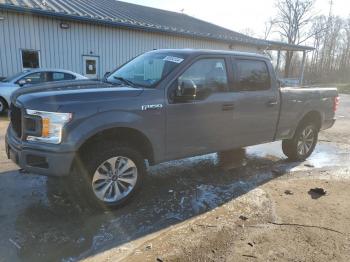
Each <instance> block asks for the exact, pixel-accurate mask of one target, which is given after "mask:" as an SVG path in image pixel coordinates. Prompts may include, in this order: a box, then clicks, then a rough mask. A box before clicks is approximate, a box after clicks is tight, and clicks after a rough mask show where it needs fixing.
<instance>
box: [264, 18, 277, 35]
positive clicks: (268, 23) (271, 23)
mask: <svg viewBox="0 0 350 262" xmlns="http://www.w3.org/2000/svg"><path fill="white" fill-rule="evenodd" d="M275 24H276V21H275V20H274V19H270V20H268V21H266V22H265V30H264V39H265V40H267V39H268V38H269V36H270V34H271V32H272V29H273V27H274V25H275Z"/></svg>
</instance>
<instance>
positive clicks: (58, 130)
mask: <svg viewBox="0 0 350 262" xmlns="http://www.w3.org/2000/svg"><path fill="white" fill-rule="evenodd" d="M26 112H27V114H28V115H32V116H38V117H40V118H41V136H28V137H27V140H28V141H38V142H45V143H51V144H59V143H61V140H62V129H63V127H64V125H65V124H67V123H68V122H69V121H70V120H71V119H72V113H56V112H45V111H38V110H30V109H27V110H26Z"/></svg>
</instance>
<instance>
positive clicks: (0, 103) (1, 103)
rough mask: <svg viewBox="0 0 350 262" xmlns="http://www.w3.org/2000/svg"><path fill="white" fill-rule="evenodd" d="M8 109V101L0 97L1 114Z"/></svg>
mask: <svg viewBox="0 0 350 262" xmlns="http://www.w3.org/2000/svg"><path fill="white" fill-rule="evenodd" d="M6 110H7V103H6V101H5V99H3V98H1V97H0V115H2V114H4V113H5V112H6Z"/></svg>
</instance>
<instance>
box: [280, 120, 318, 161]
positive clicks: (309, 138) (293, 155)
mask: <svg viewBox="0 0 350 262" xmlns="http://www.w3.org/2000/svg"><path fill="white" fill-rule="evenodd" d="M318 132H319V130H318V128H317V127H316V125H315V124H314V123H310V122H309V123H302V124H301V125H300V126H299V127H298V129H297V131H296V132H295V134H294V137H293V138H292V139H287V140H283V141H282V150H283V153H284V154H285V155H286V156H287V157H288V158H289V159H290V160H293V161H303V160H305V159H306V158H308V157H309V156H310V155H311V154H312V152H313V151H314V149H315V146H316V144H317V139H318Z"/></svg>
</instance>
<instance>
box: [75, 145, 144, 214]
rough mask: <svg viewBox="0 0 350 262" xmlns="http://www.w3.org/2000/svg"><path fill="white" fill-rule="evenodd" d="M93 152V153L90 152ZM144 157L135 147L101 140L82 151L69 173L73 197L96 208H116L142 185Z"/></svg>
mask: <svg viewBox="0 0 350 262" xmlns="http://www.w3.org/2000/svg"><path fill="white" fill-rule="evenodd" d="M92 152H95V154H92ZM145 173H146V166H145V161H144V158H143V157H142V155H141V154H140V153H139V152H138V151H137V150H135V149H133V148H132V147H129V146H125V145H124V146H123V145H113V144H112V145H111V144H104V145H103V146H102V147H101V146H96V147H93V148H90V150H89V156H88V155H87V154H86V153H83V155H82V157H81V159H78V161H77V163H76V164H75V166H74V170H73V172H72V174H70V176H69V177H68V181H69V183H72V184H73V186H71V189H72V191H74V192H72V193H73V197H74V198H75V200H74V201H76V200H78V201H79V202H80V204H84V203H86V204H88V205H89V206H92V207H97V208H102V209H105V208H116V207H120V206H122V205H123V204H125V203H126V202H127V201H129V200H130V199H131V198H132V197H133V196H134V195H135V193H136V192H137V191H138V189H139V188H140V187H141V185H142V182H143V177H144V175H145Z"/></svg>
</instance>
